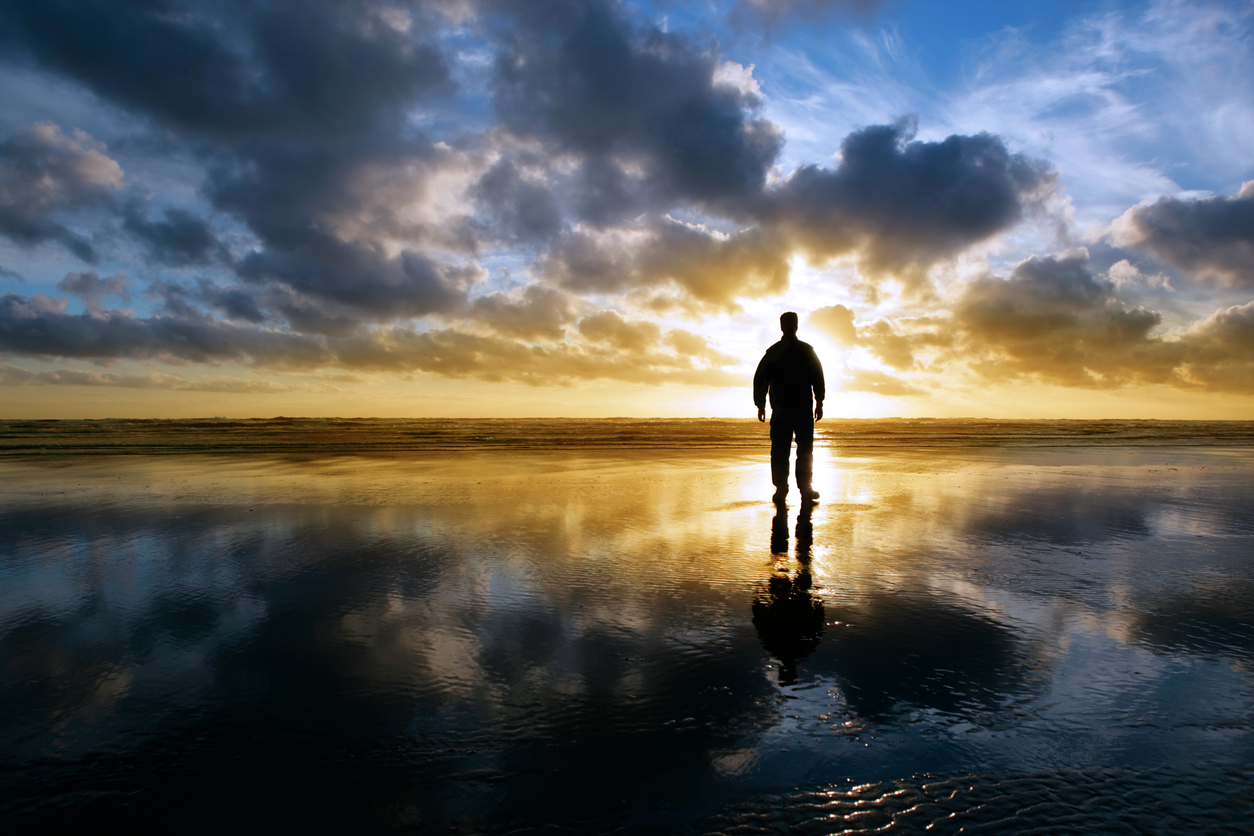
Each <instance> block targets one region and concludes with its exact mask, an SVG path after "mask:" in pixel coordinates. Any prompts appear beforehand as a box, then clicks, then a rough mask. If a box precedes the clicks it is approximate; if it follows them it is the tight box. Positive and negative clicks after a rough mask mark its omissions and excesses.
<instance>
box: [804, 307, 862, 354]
mask: <svg viewBox="0 0 1254 836" xmlns="http://www.w3.org/2000/svg"><path fill="white" fill-rule="evenodd" d="M809 324H810V325H813V326H814V327H815V328H818V329H819V330H820V331H822V332H823V333H824V334H827V335H828V336H829V337H831V338H832V339H834V340H835V341H836V342H837V343H838V344H839V345H857V343H858V329H857V328H856V327H854V324H853V311H852V310H851V309H849V308H846V307H845V306H844V305H831V306H830V307H826V308H818V309H816V310H814V311H812V312H811V313H810V319H809Z"/></svg>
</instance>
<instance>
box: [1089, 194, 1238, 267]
mask: <svg viewBox="0 0 1254 836" xmlns="http://www.w3.org/2000/svg"><path fill="white" fill-rule="evenodd" d="M1111 237H1112V238H1113V240H1114V241H1115V243H1116V244H1118V245H1119V246H1121V247H1127V248H1130V249H1143V250H1149V251H1150V252H1151V253H1153V254H1154V255H1156V256H1157V257H1159V258H1161V259H1162V260H1163V261H1166V262H1167V263H1168V264H1171V265H1172V266H1174V267H1178V268H1180V269H1181V270H1184V271H1185V272H1187V273H1189V274H1190V275H1192V276H1194V277H1195V278H1199V279H1208V280H1212V281H1216V282H1219V283H1220V284H1223V285H1227V286H1229V287H1239V288H1254V180H1250V181H1248V182H1246V183H1245V184H1244V185H1242V187H1241V191H1240V192H1239V193H1238V194H1237V195H1236V197H1230V198H1224V197H1212V198H1204V199H1200V200H1181V199H1178V198H1171V197H1160V198H1158V199H1157V200H1154V201H1152V202H1151V201H1145V202H1143V203H1141V204H1139V205H1137V206H1134V207H1132V208H1131V209H1129V210H1128V211H1126V212H1124V213H1123V215H1121V216H1120V217H1119V218H1118V219H1116V220H1115V222H1114V224H1112V231H1111Z"/></svg>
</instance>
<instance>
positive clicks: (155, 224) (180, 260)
mask: <svg viewBox="0 0 1254 836" xmlns="http://www.w3.org/2000/svg"><path fill="white" fill-rule="evenodd" d="M163 215H164V220H159V221H151V220H148V218H146V217H145V215H144V212H143V207H142V205H141V204H140V203H139V202H138V201H131V202H129V203H127V205H126V206H125V208H124V209H123V211H122V218H123V226H124V228H125V229H126V231H127V232H129V233H131V234H132V235H134V236H135V237H136V238H138V239H139V240H140V241H141V242H142V243H143V245H144V248H145V249H146V251H147V258H148V261H150V262H151V263H153V264H164V265H168V266H171V267H185V266H187V265H189V264H206V263H208V262H210V261H211V260H213V259H214V258H215V257H222V256H223V255H225V252H224V251H223V248H222V247H221V245H220V244H219V243H218V241H217V238H216V237H215V236H214V234H213V230H212V229H211V228H210V226H209V224H208V223H206V222H205V221H204V219H202V218H200V217H198V216H196V215H195V214H194V213H192V212H189V211H188V210H186V209H181V208H179V207H177V206H175V207H168V208H166V209H165V210H164V212H163Z"/></svg>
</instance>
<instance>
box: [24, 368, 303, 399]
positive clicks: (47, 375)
mask: <svg viewBox="0 0 1254 836" xmlns="http://www.w3.org/2000/svg"><path fill="white" fill-rule="evenodd" d="M0 386H109V387H115V388H119V389H162V390H167V391H176V392H222V393H230V394H257V393H269V392H290V391H292V390H294V389H298V388H302V387H297V386H290V385H287V384H282V383H275V382H273V381H269V380H241V379H239V378H231V377H221V376H218V377H212V378H208V379H204V378H199V379H190V380H189V379H187V378H182V377H177V376H176V375H172V374H162V373H159V372H151V373H149V374H142V375H141V374H114V373H112V372H98V371H90V370H85V369H62V370H61V371H42V372H33V371H30V370H29V369H24V368H22V367H20V366H14V365H10V364H7V363H0ZM305 388H307V387H305Z"/></svg>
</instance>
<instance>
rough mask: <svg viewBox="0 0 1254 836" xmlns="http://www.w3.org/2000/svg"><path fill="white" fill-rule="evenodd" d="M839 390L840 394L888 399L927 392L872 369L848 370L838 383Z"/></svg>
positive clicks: (921, 394) (915, 395)
mask: <svg viewBox="0 0 1254 836" xmlns="http://www.w3.org/2000/svg"><path fill="white" fill-rule="evenodd" d="M840 390H841V391H842V392H870V393H872V394H874V395H885V396H888V397H902V396H910V397H919V396H925V395H927V392H925V391H924V390H922V389H920V388H919V387H917V386H912V385H911V384H909V383H906V382H905V381H904V380H901V379H900V378H896V377H893V376H892V375H890V374H885V373H884V372H877V371H874V370H872V369H848V370H847V372H846V376H845V377H844V379H843V380H841V381H840Z"/></svg>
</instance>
